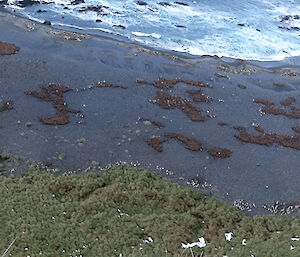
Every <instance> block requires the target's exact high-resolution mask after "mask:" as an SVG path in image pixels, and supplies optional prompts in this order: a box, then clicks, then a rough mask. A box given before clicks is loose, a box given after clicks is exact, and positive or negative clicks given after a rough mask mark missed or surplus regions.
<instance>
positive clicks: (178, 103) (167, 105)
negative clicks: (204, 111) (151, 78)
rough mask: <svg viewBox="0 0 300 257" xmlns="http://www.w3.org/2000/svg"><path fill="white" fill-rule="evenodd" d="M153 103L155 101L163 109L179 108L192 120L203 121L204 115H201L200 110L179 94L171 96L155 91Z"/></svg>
mask: <svg viewBox="0 0 300 257" xmlns="http://www.w3.org/2000/svg"><path fill="white" fill-rule="evenodd" d="M154 103H157V104H158V105H159V106H160V107H161V108H163V109H180V110H181V111H182V112H184V113H185V114H186V115H187V116H188V117H189V118H190V119H191V120H192V121H204V117H203V116H202V115H201V113H200V110H198V109H197V108H196V107H195V106H193V105H191V104H190V103H189V102H188V100H186V99H184V98H181V97H180V96H172V95H169V94H168V93H165V92H157V94H156V97H155V99H154Z"/></svg>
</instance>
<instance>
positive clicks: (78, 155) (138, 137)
mask: <svg viewBox="0 0 300 257" xmlns="http://www.w3.org/2000/svg"><path fill="white" fill-rule="evenodd" d="M0 31H1V33H0V41H2V42H7V43H13V44H15V46H16V47H18V48H20V49H19V50H18V51H16V52H15V53H14V54H12V55H1V56H0V108H3V110H2V109H1V112H0V134H1V137H0V146H1V147H0V152H5V153H8V154H9V155H13V156H19V157H20V161H19V163H18V164H17V166H16V167H15V169H13V170H7V171H6V173H5V174H7V175H15V176H19V175H20V174H21V173H22V172H24V171H25V168H24V166H26V165H29V164H30V163H32V162H42V163H43V164H44V165H46V166H47V167H49V169H54V170H56V173H58V174H63V173H65V172H67V171H74V172H82V171H85V170H86V169H87V170H90V169H92V168H91V167H98V166H101V167H105V166H107V165H111V164H114V163H116V162H119V161H124V162H127V163H131V164H134V165H140V166H141V167H144V168H147V169H149V170H153V171H155V172H158V173H159V174H161V175H164V176H167V177H169V178H170V179H172V180H173V181H174V182H177V183H180V184H185V185H190V186H194V187H195V188H199V189H202V190H205V191H206V192H207V193H208V194H209V195H211V196H214V197H217V198H221V199H223V200H225V201H226V202H228V203H230V204H235V205H236V206H238V207H240V208H241V209H244V210H245V211H246V212H247V213H248V214H250V215H255V214H271V213H274V212H275V211H274V208H273V209H272V205H273V207H274V203H275V202H276V201H278V204H277V205H279V204H280V203H284V204H283V206H289V205H293V204H294V206H296V205H295V203H297V202H299V201H300V190H299V184H300V176H299V172H300V168H299V166H300V151H299V149H300V146H299V145H300V138H299V137H300V136H299V132H297V131H298V130H297V129H295V128H299V126H300V119H299V117H300V116H298V113H299V112H300V110H299V109H300V77H299V76H300V68H299V66H295V65H294V66H286V65H285V64H284V63H282V66H280V64H278V63H277V64H276V65H275V66H276V67H275V66H274V65H273V66H274V67H275V68H267V66H268V64H266V65H263V66H255V65H253V64H251V63H249V62H244V61H241V60H236V61H234V62H232V61H231V62H228V63H226V62H225V61H222V60H221V59H219V58H216V57H208V56H206V57H205V56H204V57H193V56H188V55H179V54H172V53H170V52H159V51H156V50H153V49H149V48H144V47H142V46H139V45H136V44H130V43H128V42H126V43H125V42H120V41H117V40H113V39H109V38H105V37H94V36H89V35H83V34H78V33H73V32H65V31H61V30H56V29H54V28H52V27H51V26H46V25H41V24H37V23H34V22H31V21H28V20H25V19H23V18H20V17H15V16H13V15H11V14H8V13H6V12H0ZM49 85H56V86H60V87H67V88H68V89H70V90H68V92H64V93H62V92H60V90H58V91H55V90H54V91H53V90H52V89H51V90H52V91H51V90H48V91H47V88H48V89H49ZM52 87H53V86H52ZM43 88H44V89H43ZM56 89H57V88H56ZM43 90H44V91H43ZM45 90H46V91H47V92H48V93H47V92H46V91H45ZM26 92H27V94H26ZM33 92H35V93H33ZM45 92H46V94H48V95H44V97H39V96H41V95H39V93H41V94H42V93H45ZM257 99H260V100H259V101H257ZM8 103H9V106H8ZM266 103H272V104H266ZM61 118H62V119H63V120H61ZM43 121H47V122H43ZM49 121H50V122H49ZM53 121H55V122H53ZM58 121H61V122H58ZM59 124H60V125H59ZM63 124H64V125H63ZM155 124H159V126H157V125H155ZM243 133H244V134H243ZM245 134H246V135H247V140H245ZM241 135H243V137H242V136H241ZM275 135H276V136H275ZM270 137H271V139H272V140H273V141H272V143H264V142H261V141H260V140H265V138H267V139H269V140H270ZM253 138H254V139H253ZM153 139H156V140H153ZM279 139H280V140H279ZM282 140H283V141H282ZM149 142H150V143H151V142H152V143H158V149H159V151H157V149H155V148H153V147H151V144H150V143H149ZM282 142H283V143H282ZM291 146H293V147H291ZM195 181H196V182H197V183H195ZM275 207H276V206H275ZM268 209H269V210H268ZM275 209H276V208H275Z"/></svg>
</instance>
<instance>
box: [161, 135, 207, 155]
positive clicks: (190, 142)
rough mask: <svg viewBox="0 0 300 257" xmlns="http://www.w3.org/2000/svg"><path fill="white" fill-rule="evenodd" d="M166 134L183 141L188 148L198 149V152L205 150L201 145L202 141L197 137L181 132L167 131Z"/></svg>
mask: <svg viewBox="0 0 300 257" xmlns="http://www.w3.org/2000/svg"><path fill="white" fill-rule="evenodd" d="M164 136H165V137H167V138H171V139H176V140H178V141H180V142H182V143H183V144H185V147H186V149H188V150H191V151H196V152H198V151H202V150H203V149H202V147H201V143H200V142H199V141H197V140H196V139H193V138H190V137H187V136H184V135H182V134H179V133H165V134H164Z"/></svg>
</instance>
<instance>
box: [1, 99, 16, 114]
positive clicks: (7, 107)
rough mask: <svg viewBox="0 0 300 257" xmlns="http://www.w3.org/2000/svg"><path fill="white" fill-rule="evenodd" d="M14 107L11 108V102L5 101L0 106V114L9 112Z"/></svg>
mask: <svg viewBox="0 0 300 257" xmlns="http://www.w3.org/2000/svg"><path fill="white" fill-rule="evenodd" d="M13 108H14V106H13V102H12V101H6V102H4V103H3V104H2V106H0V112H4V111H7V110H11V109H13Z"/></svg>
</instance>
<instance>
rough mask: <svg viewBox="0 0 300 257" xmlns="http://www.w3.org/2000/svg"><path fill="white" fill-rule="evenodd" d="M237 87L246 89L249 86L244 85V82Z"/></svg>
mask: <svg viewBox="0 0 300 257" xmlns="http://www.w3.org/2000/svg"><path fill="white" fill-rule="evenodd" d="M237 87H238V88H241V89H246V88H247V87H246V86H245V85H243V84H238V85H237Z"/></svg>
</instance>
